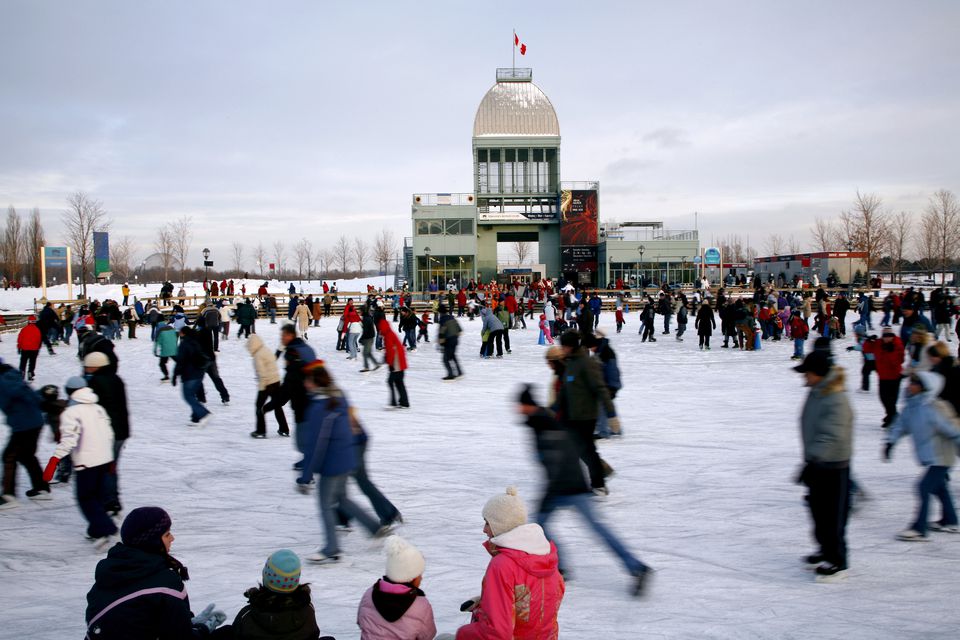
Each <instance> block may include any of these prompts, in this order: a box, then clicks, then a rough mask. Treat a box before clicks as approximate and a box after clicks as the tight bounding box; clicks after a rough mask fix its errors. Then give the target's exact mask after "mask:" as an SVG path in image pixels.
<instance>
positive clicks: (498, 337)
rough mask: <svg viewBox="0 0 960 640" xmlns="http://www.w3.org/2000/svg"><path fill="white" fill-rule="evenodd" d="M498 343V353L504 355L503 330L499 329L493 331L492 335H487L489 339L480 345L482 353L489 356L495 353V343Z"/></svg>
mask: <svg viewBox="0 0 960 640" xmlns="http://www.w3.org/2000/svg"><path fill="white" fill-rule="evenodd" d="M494 342H496V344H497V355H498V356H502V355H503V330H502V329H497V330H496V331H491V332H490V335H488V336H487V339H486V340H485V341H484V343H483V344H482V345H480V355H481V356H485V357H487V358H489V357H490V356H492V355H493V344H494Z"/></svg>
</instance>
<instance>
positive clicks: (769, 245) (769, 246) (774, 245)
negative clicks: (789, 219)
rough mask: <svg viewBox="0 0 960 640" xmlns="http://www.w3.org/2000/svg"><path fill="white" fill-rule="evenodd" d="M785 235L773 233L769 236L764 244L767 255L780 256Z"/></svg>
mask: <svg viewBox="0 0 960 640" xmlns="http://www.w3.org/2000/svg"><path fill="white" fill-rule="evenodd" d="M783 247H784V242H783V236H781V235H780V234H778V233H771V234H770V235H769V236H768V237H767V242H766V244H765V245H764V248H765V249H766V251H767V255H771V256H779V255H781V254H782V253H783Z"/></svg>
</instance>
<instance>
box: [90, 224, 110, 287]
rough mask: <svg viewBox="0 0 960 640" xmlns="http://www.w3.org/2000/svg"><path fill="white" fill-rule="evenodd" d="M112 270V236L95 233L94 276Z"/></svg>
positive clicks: (101, 232)
mask: <svg viewBox="0 0 960 640" xmlns="http://www.w3.org/2000/svg"><path fill="white" fill-rule="evenodd" d="M109 270H110V234H108V233H107V232H106V231H94V232H93V275H94V277H99V276H100V274H102V273H104V272H107V271H109Z"/></svg>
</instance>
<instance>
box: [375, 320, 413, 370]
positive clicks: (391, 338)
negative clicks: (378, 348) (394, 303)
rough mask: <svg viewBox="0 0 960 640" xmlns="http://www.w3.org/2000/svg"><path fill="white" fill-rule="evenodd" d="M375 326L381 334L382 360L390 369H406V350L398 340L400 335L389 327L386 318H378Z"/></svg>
mask: <svg viewBox="0 0 960 640" xmlns="http://www.w3.org/2000/svg"><path fill="white" fill-rule="evenodd" d="M377 328H378V329H380V335H381V336H383V360H384V362H386V363H387V366H388V367H390V371H406V369H407V352H406V351H405V350H404V348H403V344H402V343H401V342H400V336H398V335H397V334H396V333H394V331H393V329H391V328H390V323H389V322H387V320H386V318H382V319H381V320H380V324H378V325H377Z"/></svg>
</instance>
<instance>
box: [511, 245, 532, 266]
mask: <svg viewBox="0 0 960 640" xmlns="http://www.w3.org/2000/svg"><path fill="white" fill-rule="evenodd" d="M530 251H531V247H530V243H529V242H514V243H513V255H514V256H516V258H517V266H518V267H520V266H523V263H524V262H526V261H527V260H528V259H529V258H530Z"/></svg>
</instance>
